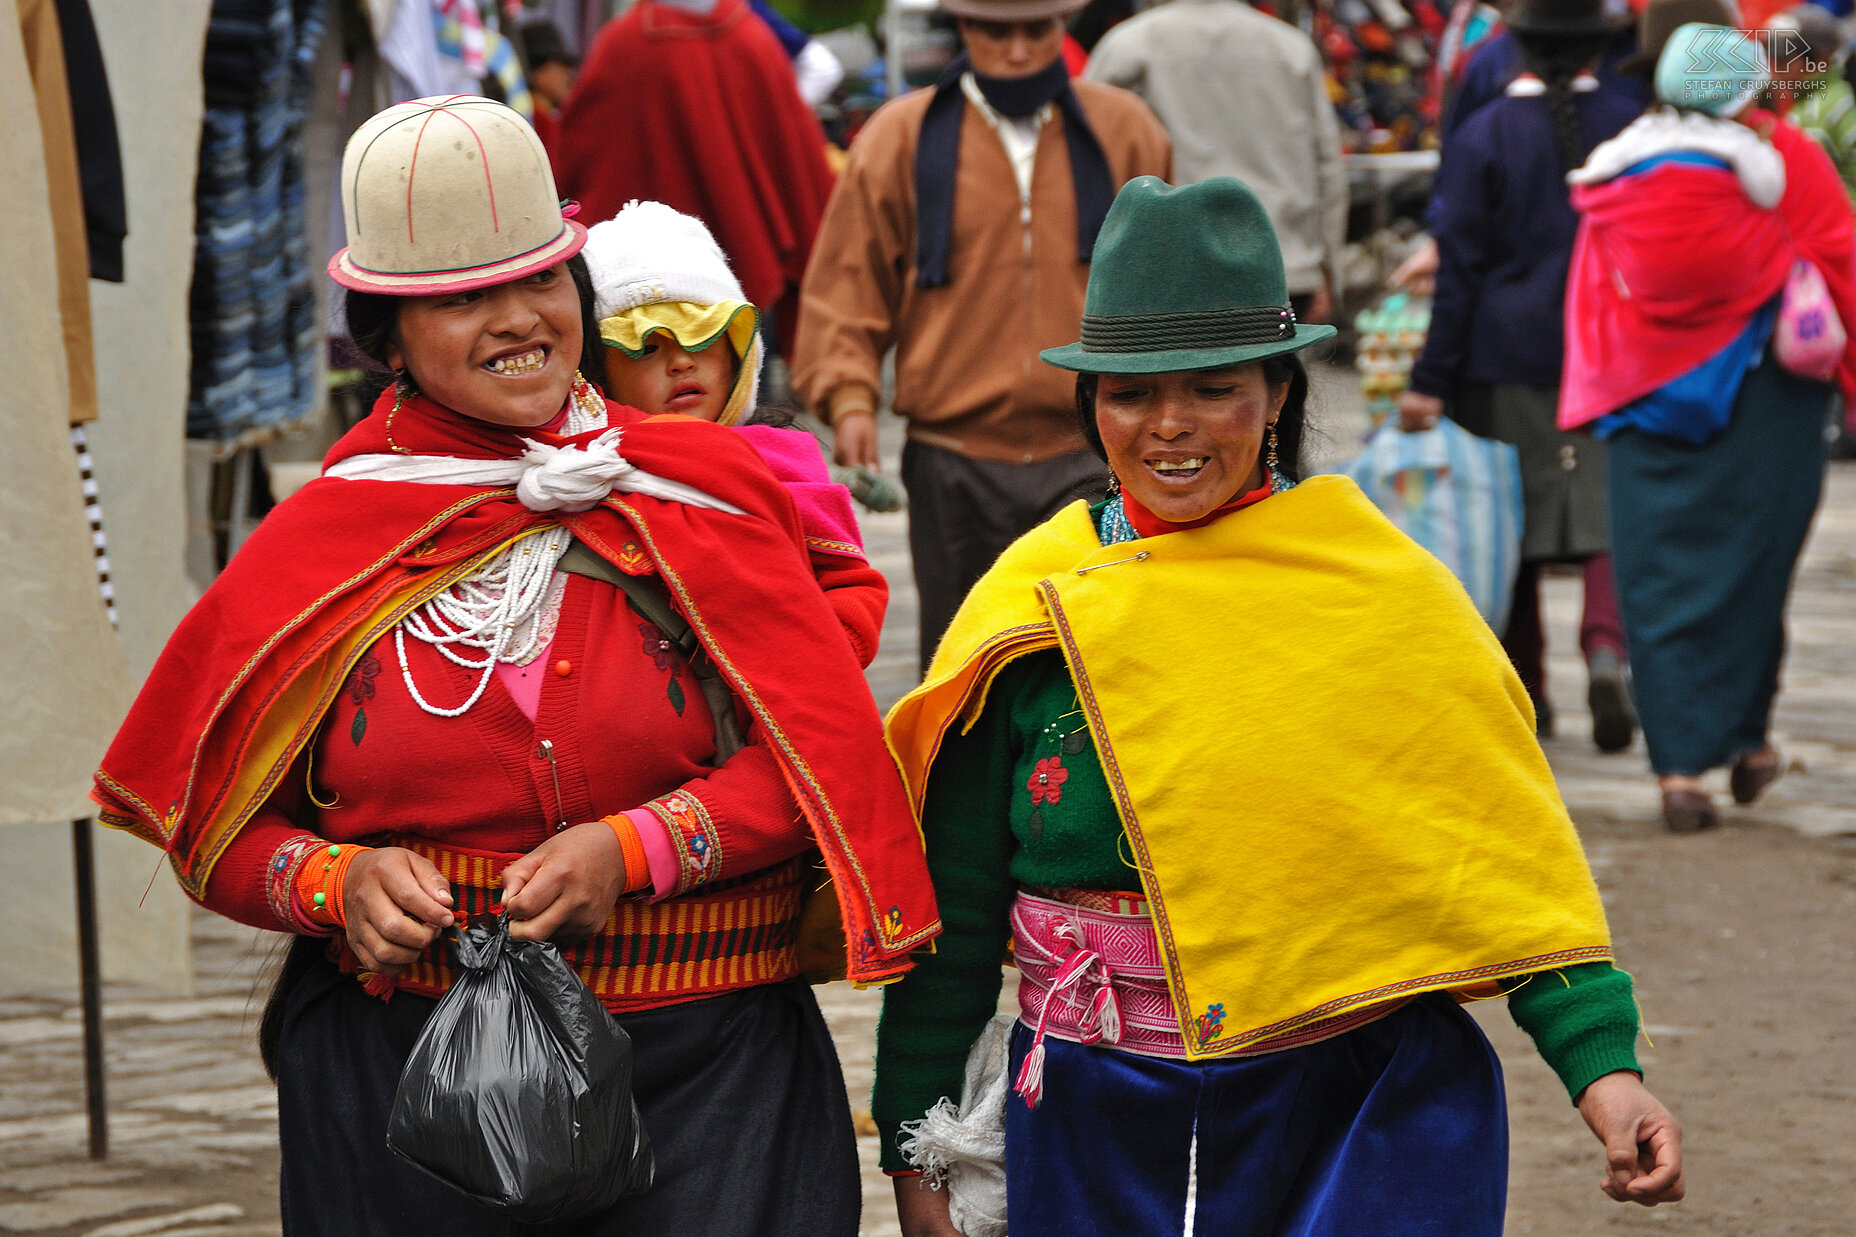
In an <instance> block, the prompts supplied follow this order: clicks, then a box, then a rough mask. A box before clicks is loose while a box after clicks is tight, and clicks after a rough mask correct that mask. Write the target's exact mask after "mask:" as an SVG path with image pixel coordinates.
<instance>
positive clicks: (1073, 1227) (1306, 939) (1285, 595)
mask: <svg viewBox="0 0 1856 1237" xmlns="http://www.w3.org/2000/svg"><path fill="white" fill-rule="evenodd" d="M1332 333H1333V332H1332V329H1331V328H1327V327H1308V326H1303V325H1299V324H1297V323H1296V322H1295V320H1294V316H1293V313H1292V312H1291V310H1290V309H1289V308H1288V297H1287V294H1286V289H1285V286H1284V282H1283V269H1282V261H1281V256H1280V253H1279V251H1278V249H1277V247H1276V239H1275V234H1274V232H1273V231H1272V229H1271V227H1270V224H1269V221H1268V218H1267V216H1266V215H1265V214H1264V211H1263V209H1262V207H1261V205H1260V204H1259V203H1258V202H1257V199H1256V197H1255V196H1254V195H1253V194H1252V193H1251V192H1250V190H1249V189H1248V188H1247V187H1246V186H1244V185H1243V184H1241V183H1240V182H1238V181H1235V180H1231V179H1218V180H1211V181H1206V182H1203V183H1201V184H1198V185H1193V186H1188V187H1185V188H1179V189H1173V188H1169V187H1167V186H1166V185H1164V184H1162V183H1161V182H1159V181H1157V180H1154V179H1152V178H1142V179H1140V180H1136V181H1133V182H1131V183H1130V184H1129V185H1127V186H1126V187H1125V188H1124V189H1123V190H1122V191H1121V193H1120V194H1119V196H1118V197H1117V199H1116V201H1115V205H1114V207H1113V209H1112V210H1111V212H1110V214H1109V216H1108V220H1107V222H1106V223H1105V224H1104V226H1103V229H1102V233H1101V237H1100V239H1099V240H1098V242H1097V247H1096V256H1095V261H1094V263H1093V266H1092V269H1091V273H1090V279H1089V291H1088V297H1087V302H1086V307H1085V313H1084V317H1083V323H1082V339H1081V341H1080V342H1079V343H1077V344H1074V345H1071V346H1069V347H1065V348H1054V349H1050V350H1048V351H1046V352H1045V353H1044V357H1045V359H1046V360H1047V361H1049V362H1051V363H1053V364H1056V365H1059V366H1062V367H1065V368H1068V369H1072V370H1075V371H1077V372H1078V382H1077V411H1078V417H1079V428H1080V430H1081V432H1082V433H1083V435H1084V436H1085V437H1086V439H1087V440H1088V441H1089V442H1090V443H1091V445H1092V446H1094V448H1095V449H1096V451H1097V452H1098V453H1100V454H1101V455H1102V456H1103V458H1104V459H1106V460H1107V461H1108V463H1109V465H1110V467H1111V468H1112V470H1113V472H1114V474H1115V477H1116V479H1117V485H1116V487H1115V489H1114V490H1113V492H1112V493H1111V495H1110V497H1109V498H1108V500H1107V501H1105V502H1102V503H1099V504H1097V505H1095V506H1088V505H1086V504H1084V503H1077V504H1075V505H1074V506H1072V507H1070V508H1068V509H1066V510H1064V511H1063V512H1061V513H1059V514H1058V515H1057V516H1055V517H1053V518H1052V519H1051V520H1049V521H1048V522H1046V523H1045V524H1043V525H1041V526H1040V527H1038V528H1037V529H1034V530H1033V531H1032V532H1030V533H1028V534H1026V535H1025V537H1023V538H1021V539H1020V540H1019V541H1018V542H1017V543H1016V544H1015V545H1013V546H1012V547H1011V548H1010V549H1009V550H1007V551H1006V553H1005V554H1004V555H1003V556H1001V558H1000V559H999V561H998V562H997V564H995V565H994V567H993V568H992V570H991V571H990V572H989V573H988V574H987V576H986V577H985V578H984V579H982V580H981V582H980V583H979V584H978V585H977V586H976V587H975V589H974V591H973V592H972V594H970V595H969V597H968V598H967V601H966V603H965V604H964V605H963V607H962V609H961V611H960V613H959V615H958V616H957V617H956V619H955V620H954V623H953V625H952V626H951V627H950V628H949V631H948V633H947V636H946V637H945V639H944V640H943V642H942V644H941V646H940V648H939V649H938V650H937V652H936V654H935V659H934V663H933V666H932V667H931V669H930V671H929V674H928V677H927V679H926V681H925V682H924V683H923V684H922V686H921V687H920V688H918V689H917V690H916V691H914V692H913V693H911V694H910V695H909V696H908V697H907V698H905V699H904V700H903V701H902V702H901V703H900V704H899V705H897V707H896V709H895V711H894V712H893V713H892V714H891V716H890V719H889V723H888V730H889V738H890V745H891V750H892V751H893V752H894V754H895V755H896V757H897V760H898V762H899V764H900V765H901V768H902V770H903V775H904V780H905V782H906V783H907V784H908V786H909V790H910V793H911V796H912V798H913V800H914V802H915V805H916V807H917V810H918V812H919V813H920V818H921V822H922V828H923V833H924V836H925V838H926V842H927V848H928V861H929V867H930V870H931V872H932V874H933V877H934V883H935V890H936V896H937V898H938V900H939V904H940V907H941V912H942V918H943V922H944V924H945V931H944V933H943V935H942V936H941V937H940V939H939V940H938V941H937V942H936V948H935V952H934V953H933V954H932V955H929V956H925V957H922V958H921V959H919V961H918V965H917V968H916V969H915V970H914V971H913V972H912V973H911V974H910V975H909V976H908V977H906V978H905V979H903V980H902V981H901V982H899V983H897V984H895V985H893V986H892V987H890V988H889V989H888V990H887V992H886V995H885V1000H884V1009H883V1019H882V1023H881V1026H880V1027H879V1030H878V1039H877V1083H876V1096H875V1100H874V1103H873V1115H874V1116H875V1118H876V1122H877V1125H878V1128H879V1131H880V1132H881V1135H882V1163H883V1166H884V1168H885V1169H886V1170H888V1171H890V1172H891V1173H892V1174H893V1175H895V1176H896V1177H897V1182H896V1187H897V1188H896V1194H897V1205H898V1210H899V1212H900V1215H901V1218H902V1226H903V1231H904V1232H905V1233H907V1234H909V1237H946V1235H947V1234H950V1233H963V1232H964V1234H965V1237H982V1235H983V1234H994V1233H998V1232H1001V1231H1003V1230H1002V1228H1001V1227H1000V1223H1001V1222H1003V1223H1006V1224H1009V1229H1010V1233H1011V1237H1040V1235H1042V1234H1052V1235H1053V1237H1054V1235H1056V1234H1064V1235H1066V1237H1076V1235H1078V1234H1092V1233H1099V1234H1116V1235H1118V1237H1119V1235H1124V1234H1148V1233H1156V1234H1157V1233H1185V1234H1207V1235H1209V1234H1219V1235H1220V1237H1229V1235H1239V1237H1342V1235H1343V1234H1360V1233H1373V1234H1418V1233H1427V1234H1449V1235H1450V1237H1479V1235H1486V1237H1495V1235H1496V1234H1499V1233H1500V1232H1501V1228H1502V1219H1503V1210H1504V1203H1505V1195H1506V1180H1507V1112H1506V1105H1505V1101H1504V1097H1503V1090H1502V1076H1501V1067H1500V1064H1499V1062H1498V1061H1497V1060H1496V1058H1495V1055H1494V1053H1493V1052H1492V1051H1491V1049H1490V1047H1489V1045H1488V1042H1487V1041H1486V1040H1485V1039H1484V1037H1483V1036H1482V1033H1481V1032H1480V1030H1478V1028H1477V1027H1476V1025H1475V1024H1474V1022H1472V1021H1471V1020H1470V1019H1469V1018H1468V1017H1467V1016H1466V1015H1465V1014H1464V1013H1463V1011H1462V1009H1461V1004H1460V1002H1462V1001H1464V1000H1468V999H1474V998H1476V997H1481V996H1496V995H1500V994H1502V993H1504V992H1505V993H1507V994H1508V1001H1509V1008H1510V1010H1511V1012H1512V1013H1513V1015H1514V1017H1515V1019H1516V1021H1517V1022H1518V1023H1520V1025H1521V1026H1522V1027H1523V1028H1524V1029H1526V1030H1527V1031H1528V1032H1529V1033H1530V1034H1531V1035H1532V1036H1533V1038H1534V1040H1535V1042H1536V1044H1537V1045H1538V1046H1539V1048H1540V1051H1541V1053H1542V1055H1543V1056H1544V1057H1545V1058H1546V1060H1547V1062H1548V1063H1549V1064H1550V1065H1551V1066H1552V1067H1553V1068H1554V1070H1555V1071H1556V1072H1557V1073H1558V1074H1559V1076H1560V1078H1561V1080H1562V1081H1563V1082H1564V1083H1565V1084H1566V1087H1567V1090H1568V1092H1569V1094H1570V1096H1571V1097H1572V1099H1573V1101H1574V1102H1575V1103H1576V1104H1577V1106H1578V1108H1579V1111H1580V1113H1581V1115H1582V1116H1583V1117H1584V1118H1585V1120H1586V1121H1587V1123H1588V1124H1589V1125H1590V1126H1591V1128H1592V1130H1593V1132H1594V1133H1595V1134H1597V1136H1598V1137H1599V1139H1600V1141H1601V1142H1602V1143H1603V1145H1604V1159H1605V1165H1606V1168H1605V1176H1604V1179H1603V1189H1604V1191H1605V1192H1606V1193H1607V1194H1609V1195H1610V1196H1611V1197H1613V1198H1615V1199H1619V1200H1629V1201H1634V1202H1639V1203H1643V1204H1655V1203H1659V1202H1668V1201H1674V1200H1676V1199H1679V1198H1681V1196H1682V1193H1683V1177H1682V1164H1681V1149H1680V1143H1681V1136H1680V1132H1679V1131H1678V1129H1677V1127H1676V1124H1675V1122H1674V1120H1673V1119H1672V1118H1671V1117H1670V1115H1669V1113H1668V1111H1667V1110H1666V1109H1665V1108H1664V1107H1663V1106H1662V1105H1661V1104H1660V1103H1659V1102H1657V1100H1656V1099H1655V1098H1654V1097H1653V1096H1651V1095H1650V1093H1649V1092H1648V1091H1647V1090H1646V1089H1645V1088H1644V1086H1643V1082H1642V1080H1641V1076H1640V1070H1639V1068H1638V1065H1637V1061H1636V1058H1635V1055H1634V1053H1633V1050H1632V1044H1633V1042H1634V1039H1635V1036H1636V1032H1637V1011H1636V1008H1635V1004H1634V1001H1633V998H1632V995H1631V981H1630V977H1629V976H1628V975H1627V974H1625V973H1624V972H1622V971H1620V970H1618V969H1616V968H1615V967H1614V966H1613V965H1612V953H1611V947H1610V940H1609V934H1608V932H1607V930H1606V927H1605V921H1604V913H1603V910H1602V908H1601V907H1600V905H1599V901H1598V895H1597V891H1596V889H1595V887H1594V886H1593V883H1592V879H1591V875H1590V872H1589V870H1588V868H1587V866H1586V862H1585V858H1584V854H1583V852H1582V851H1581V849H1580V845H1579V840H1578V837H1577V835H1576V834H1575V833H1574V831H1573V828H1572V824H1571V821H1570V820H1569V819H1568V817H1567V815H1566V811H1565V808H1564V806H1563V805H1562V804H1561V802H1560V799H1559V795H1558V792H1557V790H1556V788H1555V786H1554V782H1553V777H1552V773H1551V771H1550V770H1549V769H1548V767H1547V765H1546V762H1545V759H1544V758H1543V757H1542V755H1541V752H1540V748H1539V746H1538V744H1537V743H1536V742H1535V740H1534V736H1533V730H1532V725H1531V720H1530V713H1529V710H1528V705H1527V695H1526V692H1525V690H1524V689H1523V688H1522V685H1521V683H1520V681H1519V679H1518V678H1517V677H1516V675H1515V673H1514V671H1513V669H1512V668H1511V667H1510V665H1509V663H1508V661H1507V659H1506V658H1505V657H1504V655H1503V653H1502V649H1501V645H1500V643H1499V642H1498V641H1497V640H1496V638H1495V637H1494V635H1493V634H1492V633H1491V632H1490V631H1489V630H1488V628H1487V626H1486V625H1485V624H1484V623H1483V622H1482V621H1481V619H1480V618H1479V617H1478V616H1477V614H1476V612H1475V610H1474V608H1473V607H1472V606H1471V604H1470V602H1469V600H1468V598H1467V597H1466V596H1465V595H1464V593H1463V591H1462V589H1461V587H1460V586H1458V585H1457V584H1456V582H1455V581H1454V579H1453V578H1452V577H1451V576H1450V575H1449V573H1448V572H1447V571H1446V570H1445V569H1444V568H1443V567H1442V566H1441V565H1440V564H1439V563H1438V562H1437V561H1436V560H1435V559H1433V558H1432V557H1430V556H1429V555H1428V554H1426V553H1425V552H1424V551H1423V550H1421V549H1419V548H1418V547H1417V546H1416V545H1415V544H1414V543H1412V542H1411V541H1410V540H1409V539H1408V538H1406V537H1405V536H1404V535H1403V534H1402V533H1400V532H1398V531H1397V530H1396V529H1395V528H1393V527H1392V525H1390V524H1389V523H1388V522H1387V521H1385V519H1384V518H1383V517H1381V516H1380V515H1379V514H1378V513H1377V512H1376V511H1375V510H1374V509H1373V508H1372V506H1371V505H1370V504H1369V503H1368V502H1367V501H1366V499H1365V498H1364V496H1363V495H1361V494H1360V492H1359V490H1358V489H1357V488H1356V487H1355V486H1354V485H1353V483H1352V482H1350V481H1348V480H1346V479H1344V478H1339V477H1315V478H1310V479H1306V480H1304V479H1302V477H1301V472H1300V468H1299V455H1300V447H1301V442H1302V434H1303V419H1304V411H1305V402H1306V395H1307V389H1308V382H1307V376H1306V374H1305V372H1304V371H1303V369H1302V366H1301V363H1300V361H1299V360H1298V359H1297V358H1296V353H1297V352H1298V351H1299V350H1300V349H1302V348H1305V347H1307V346H1309V345H1310V344H1313V343H1317V342H1320V341H1321V340H1323V339H1325V338H1327V337H1328V336H1329V335H1331V334H1332ZM1008 942H1009V948H1010V952H1011V955H1012V958H1013V961H1014V962H1015V964H1016V966H1017V968H1018V971H1019V975H1020V979H1019V987H1018V1002H1019V1008H1020V1011H1021V1013H1020V1017H1019V1018H1018V1020H1017V1021H1016V1022H1015V1023H1014V1024H1013V1025H1012V1026H1011V1028H1010V1031H1009V1036H1008V1038H1007V1042H1006V1043H1005V1045H1004V1046H1003V1051H1001V1052H1000V1053H999V1054H998V1057H999V1059H998V1061H997V1063H996V1065H995V1066H993V1067H992V1068H990V1069H988V1068H986V1067H985V1066H984V1064H983V1062H982V1061H981V1060H980V1058H981V1057H982V1056H983V1055H984V1053H983V1050H984V1048H985V1045H986V1041H985V1040H984V1039H981V1035H982V1032H983V1031H984V1030H985V1028H986V1026H987V1021H988V1019H989V1018H991V1017H992V1015H993V1011H994V1009H995V1008H996V1005H997V1002H998V997H999V990H1000V960H1001V959H1002V958H1003V957H1005V956H1006V953H1007V949H1008ZM976 1040H979V1042H980V1046H981V1049H982V1052H980V1053H975V1054H974V1057H975V1062H974V1067H973V1068H972V1069H969V1067H968V1061H969V1050H970V1048H972V1047H973V1046H974V1045H975V1043H976ZM963 1075H964V1076H965V1079H966V1084H967V1085H965V1086H964V1087H963ZM963 1090H964V1091H965V1093H966V1099H967V1100H968V1101H969V1102H968V1103H967V1104H966V1105H964V1106H963V1108H962V1111H960V1112H959V1113H958V1114H956V1113H955V1112H954V1111H952V1110H953V1109H954V1108H955V1106H956V1105H957V1104H959V1103H960V1101H961V1100H962V1095H963ZM988 1092H989V1093H990V1094H991V1096H992V1097H993V1103H992V1105H991V1106H990V1107H989V1105H988V1104H987V1103H986V1102H985V1101H984V1099H983V1098H979V1097H982V1096H984V1095H985V1094H987V1093H988ZM1002 1095H1003V1096H1004V1099H1003V1117H1002V1119H1000V1120H998V1121H997V1122H996V1126H1002V1133H1003V1147H1004V1153H1003V1164H1002V1170H1003V1178H1004V1183H1005V1204H1004V1210H1005V1212H1006V1213H1007V1214H1006V1215H1005V1216H1003V1217H1000V1216H998V1215H996V1214H995V1216H994V1217H993V1219H992V1220H991V1221H983V1220H982V1219H976V1218H975V1216H976V1214H977V1213H979V1212H983V1211H984V1210H985V1208H983V1207H975V1206H973V1205H970V1203H969V1202H968V1201H967V1200H964V1199H963V1197H962V1195H963V1191H965V1189H966V1183H967V1182H969V1181H972V1180H974V1179H975V1178H976V1177H979V1176H983V1175H984V1170H983V1169H975V1167H974V1165H973V1164H972V1161H973V1160H974V1159H975V1158H978V1155H977V1152H976V1151H975V1148H977V1147H979V1146H981V1145H983V1144H984V1143H985V1141H986V1138H985V1135H986V1133H987V1132H988V1131H987V1130H986V1129H985V1128H984V1127H985V1125H986V1120H987V1117H988V1114H989V1113H996V1112H997V1109H998V1106H999V1105H998V1097H1000V1096H1002ZM966 1109H971V1111H966ZM950 1126H952V1127H953V1128H955V1129H956V1133H957V1136H954V1137H948V1136H946V1131H947V1130H948V1129H949V1128H950ZM991 1132H992V1134H993V1136H994V1142H995V1144H996V1143H997V1141H998V1134H999V1132H1000V1130H999V1129H998V1128H994V1129H993V1130H992V1131H991ZM950 1148H951V1150H950ZM950 1162H952V1163H954V1164H955V1165H956V1166H957V1168H956V1171H955V1172H954V1173H953V1174H952V1176H951V1177H949V1176H946V1172H945V1170H946V1169H947V1167H948V1165H949V1164H950ZM923 1169H926V1170H928V1171H927V1174H926V1176H923V1175H921V1170H923ZM969 1170H973V1171H969ZM944 1177H945V1178H946V1180H945V1182H944V1180H943V1178H944ZM942 1184H947V1185H949V1186H950V1188H949V1189H939V1188H932V1187H937V1186H940V1185H942ZM950 1194H953V1195H955V1198H954V1203H955V1206H954V1207H953V1208H952V1209H950V1205H949V1195H950ZM995 1210H996V1209H995Z"/></svg>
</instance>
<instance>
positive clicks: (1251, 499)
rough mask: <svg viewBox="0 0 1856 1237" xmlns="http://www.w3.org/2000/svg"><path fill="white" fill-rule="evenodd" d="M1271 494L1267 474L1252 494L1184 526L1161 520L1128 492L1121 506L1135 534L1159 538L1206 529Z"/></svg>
mask: <svg viewBox="0 0 1856 1237" xmlns="http://www.w3.org/2000/svg"><path fill="white" fill-rule="evenodd" d="M1270 493H1271V490H1270V481H1269V475H1268V474H1267V473H1265V474H1264V480H1263V484H1262V485H1260V486H1258V487H1257V488H1256V489H1254V490H1252V491H1250V493H1248V494H1239V495H1238V496H1237V497H1236V498H1233V499H1232V500H1231V501H1230V502H1228V503H1226V504H1225V505H1224V506H1222V507H1219V508H1218V509H1217V510H1216V511H1213V512H1211V513H1210V514H1207V515H1202V516H1200V517H1199V518H1198V519H1196V520H1190V521H1188V522H1186V523H1184V524H1175V523H1174V522H1173V521H1171V520H1163V519H1161V518H1160V517H1159V516H1157V515H1155V514H1154V513H1153V512H1151V511H1149V510H1148V509H1147V508H1145V507H1143V506H1142V505H1141V504H1140V501H1139V500H1138V499H1136V498H1135V497H1134V495H1132V494H1130V493H1128V491H1126V490H1123V491H1122V492H1121V505H1122V509H1123V510H1125V511H1126V512H1127V513H1128V523H1129V524H1132V525H1133V526H1134V531H1135V532H1137V533H1139V534H1140V535H1141V536H1143V537H1158V536H1160V535H1161V534H1162V533H1180V532H1184V531H1186V530H1187V529H1188V528H1204V527H1205V526H1206V525H1207V524H1210V523H1211V522H1212V521H1213V520H1222V519H1223V518H1224V517H1225V516H1227V515H1230V514H1231V513H1232V512H1233V511H1242V510H1243V509H1244V508H1245V507H1249V506H1251V505H1253V504H1255V503H1260V502H1262V501H1263V500H1264V499H1266V498H1268V497H1269V496H1270Z"/></svg>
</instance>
